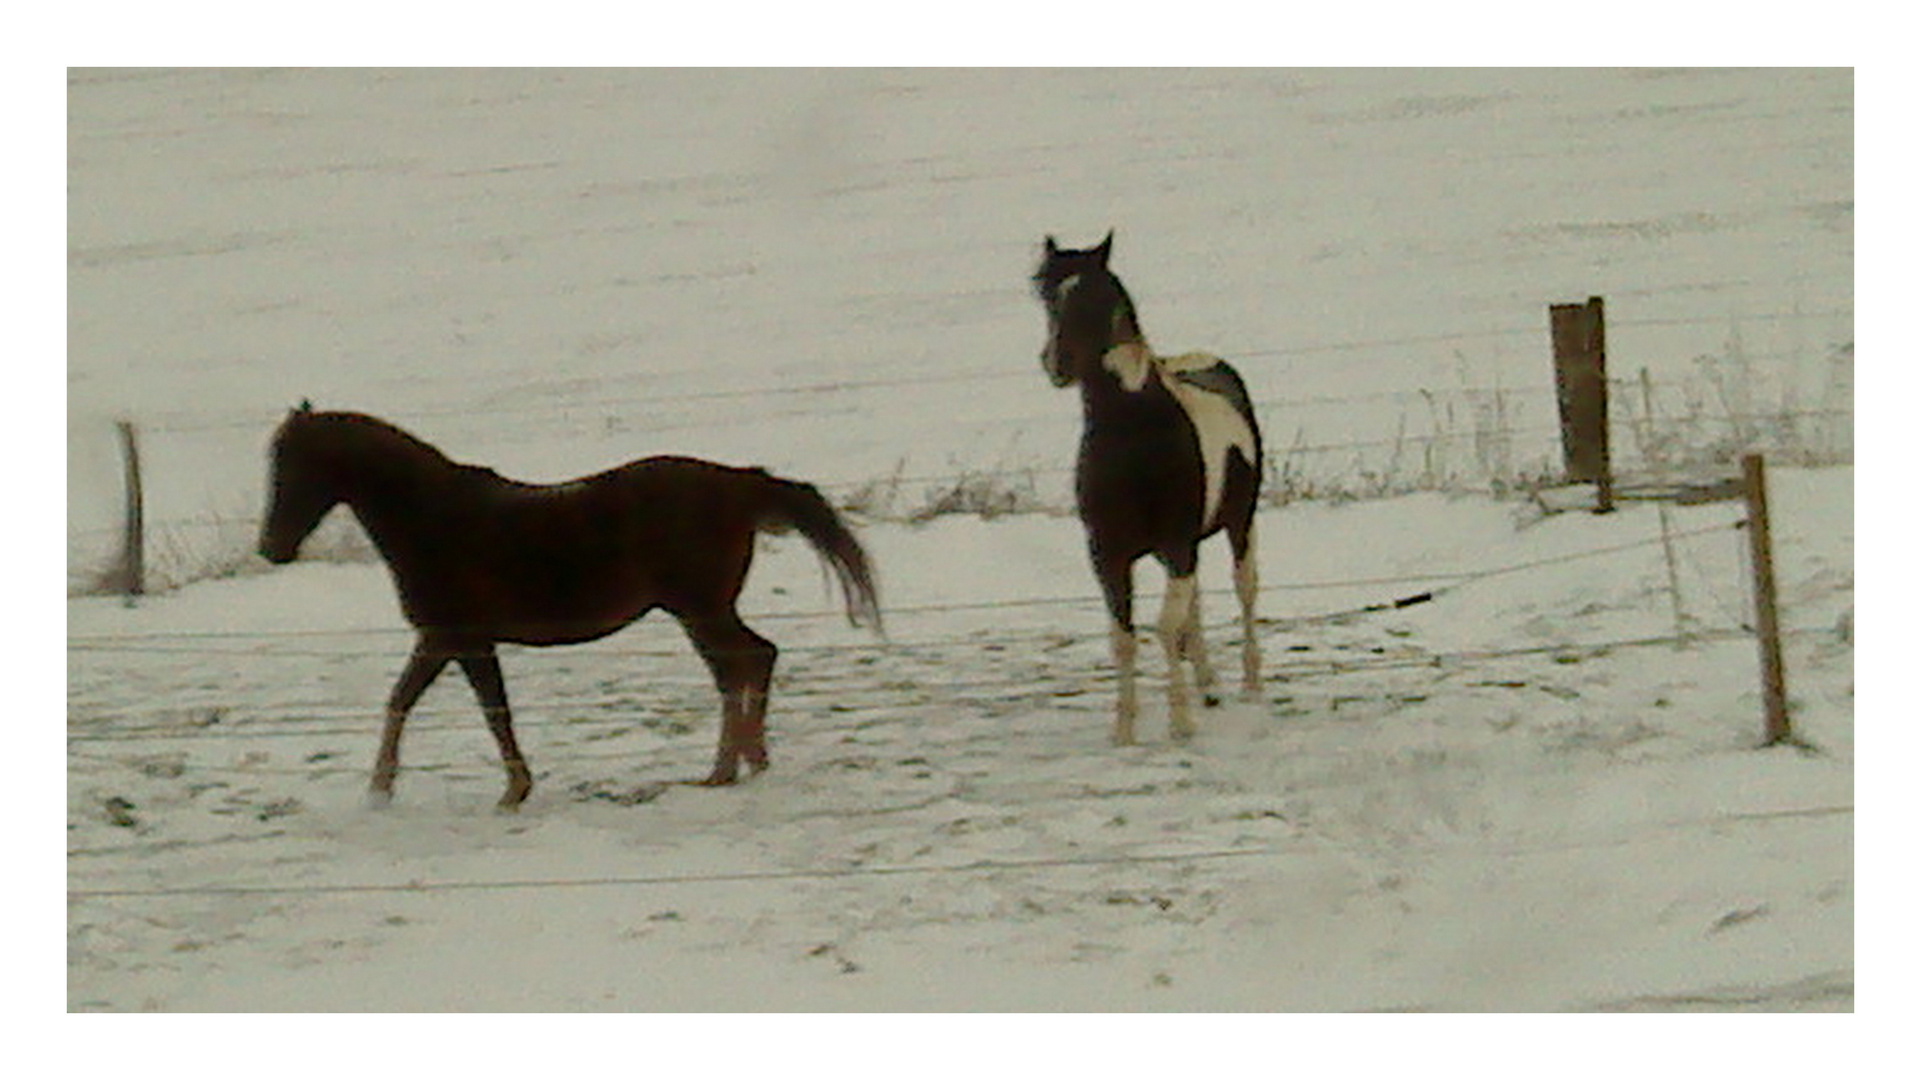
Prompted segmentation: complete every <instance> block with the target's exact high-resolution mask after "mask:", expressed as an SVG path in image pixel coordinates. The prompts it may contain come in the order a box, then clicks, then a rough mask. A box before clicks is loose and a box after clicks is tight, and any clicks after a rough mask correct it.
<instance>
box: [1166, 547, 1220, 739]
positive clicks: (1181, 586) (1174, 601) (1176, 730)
mask: <svg viewBox="0 0 1921 1080" xmlns="http://www.w3.org/2000/svg"><path fill="white" fill-rule="evenodd" d="M1198 588H1199V586H1198V583H1197V582H1196V580H1195V577H1194V575H1193V574H1192V573H1189V574H1187V575H1186V576H1184V577H1174V576H1172V575H1170V576H1169V577H1168V579H1167V592H1166V594H1164V595H1163V596H1162V598H1161V619H1160V625H1159V626H1158V627H1157V628H1156V629H1157V630H1158V631H1159V633H1160V639H1161V651H1162V652H1163V653H1165V654H1166V656H1167V723H1168V728H1169V729H1170V730H1171V732H1172V733H1173V736H1174V737H1175V738H1176V739H1188V738H1192V737H1193V736H1194V716H1193V713H1192V712H1191V711H1190V710H1189V706H1188V700H1187V672H1186V670H1185V669H1183V668H1182V667H1181V659H1182V656H1183V654H1184V653H1186V652H1187V648H1186V646H1187V642H1188V635H1189V634H1190V633H1192V634H1193V635H1194V636H1195V637H1196V638H1198V637H1199V634H1200V629H1199V627H1196V626H1193V623H1194V619H1195V610H1196V609H1195V604H1196V593H1197V591H1198ZM1204 662H1205V661H1203V663H1204ZM1208 681H1209V682H1210V683H1211V682H1212V681H1213V678H1212V675H1211V674H1210V675H1209V677H1208Z"/></svg>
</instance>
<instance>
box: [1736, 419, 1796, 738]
mask: <svg viewBox="0 0 1921 1080" xmlns="http://www.w3.org/2000/svg"><path fill="white" fill-rule="evenodd" d="M1741 480H1742V485H1741V486H1742V489H1743V491H1744V492H1745V493H1746V496H1747V503H1748V565H1749V569H1750V570H1751V571H1752V573H1753V575H1754V634H1755V639H1756V640H1757V641H1758V642H1759V644H1760V649H1761V700H1762V704H1763V707H1764V708H1765V709H1766V713H1767V735H1766V738H1765V739H1764V740H1763V741H1762V745H1764V746H1778V745H1780V744H1782V743H1792V742H1794V741H1795V738H1794V729H1793V727H1792V726H1791V725H1790V724H1789V722H1788V689H1787V675H1786V672H1785V669H1784V668H1783V666H1782V663H1781V616H1780V609H1779V607H1778V605H1777V604H1776V602H1775V592H1774V542H1773V539H1772V538H1771V536H1770V534H1769V527H1768V480H1767V467H1766V465H1765V464H1764V463H1763V462H1762V460H1761V455H1759V454H1746V455H1743V456H1742V458H1741Z"/></svg>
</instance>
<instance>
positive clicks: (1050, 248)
mask: <svg viewBox="0 0 1921 1080" xmlns="http://www.w3.org/2000/svg"><path fill="white" fill-rule="evenodd" d="M1046 250H1047V257H1048V258H1050V259H1051V258H1053V257H1054V256H1056V255H1059V254H1060V253H1061V246H1060V245H1059V244H1056V243H1055V242H1054V236H1053V234H1052V233H1049V234H1048V236H1047V249H1046Z"/></svg>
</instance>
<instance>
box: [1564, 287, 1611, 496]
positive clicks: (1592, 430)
mask: <svg viewBox="0 0 1921 1080" xmlns="http://www.w3.org/2000/svg"><path fill="white" fill-rule="evenodd" d="M1548 329H1549V332H1550V334H1551V335H1552V337H1553V339H1554V389H1555V395H1556V397H1557V398H1558V399H1559V401H1560V406H1561V456H1562V460H1563V462H1564V463H1565V465H1566V468H1567V478H1568V480H1569V482H1571V483H1577V484H1579V483H1591V484H1593V485H1594V486H1595V489H1596V493H1595V510H1596V511H1597V512H1599V513H1603V514H1605V513H1607V512H1609V511H1611V510H1613V509H1614V469H1613V464H1612V463H1611V462H1610V460H1609V455H1608V380H1607V326H1606V319H1605V318H1604V314H1603V304H1602V300H1601V298H1600V297H1598V296H1591V297H1589V298H1588V301H1587V303H1585V304H1552V305H1549V307H1548Z"/></svg>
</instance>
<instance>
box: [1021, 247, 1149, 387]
mask: <svg viewBox="0 0 1921 1080" xmlns="http://www.w3.org/2000/svg"><path fill="white" fill-rule="evenodd" d="M1113 250H1114V234H1113V232H1112V231H1111V230H1110V231H1109V232H1108V234H1107V238H1106V239H1104V240H1102V241H1101V242H1100V244H1099V245H1098V246H1096V247H1091V248H1087V249H1085V250H1073V249H1069V248H1063V247H1060V246H1059V245H1057V244H1055V242H1054V238H1053V237H1051V236H1050V237H1048V238H1047V243H1046V249H1045V253H1044V254H1043V255H1042V256H1041V265H1040V268H1039V269H1037V270H1035V271H1034V293H1035V295H1037V296H1038V297H1039V298H1040V302H1041V307H1043V308H1044V309H1046V311H1047V344H1046V345H1045V346H1043V347H1042V349H1041V367H1042V368H1043V369H1044V370H1046V372H1047V377H1048V378H1049V379H1051V380H1053V383H1054V385H1055V386H1067V385H1069V384H1071V383H1073V382H1075V381H1076V380H1078V379H1079V378H1080V377H1081V373H1082V372H1083V371H1085V370H1086V365H1087V364H1088V363H1090V362H1095V363H1097V362H1099V360H1100V358H1101V357H1102V356H1104V355H1105V354H1106V353H1107V350H1108V349H1109V348H1110V347H1111V346H1113V345H1115V344H1117V343H1119V342H1122V341H1129V340H1137V339H1138V338H1139V336H1140V330H1139V327H1138V326H1137V325H1136V324H1135V321H1134V305H1133V303H1132V301H1130V300H1129V299H1128V296H1127V290H1126V289H1125V288H1124V287H1122V285H1121V282H1120V279H1119V278H1117V277H1115V276H1114V274H1113V272H1112V271H1110V270H1108V268H1107V257H1108V255H1109V254H1111V253H1112V252H1113Z"/></svg>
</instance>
